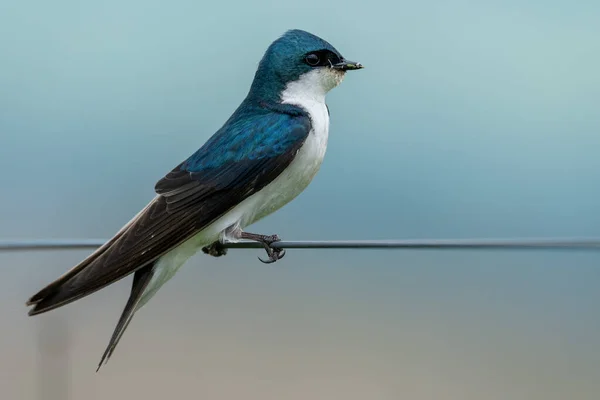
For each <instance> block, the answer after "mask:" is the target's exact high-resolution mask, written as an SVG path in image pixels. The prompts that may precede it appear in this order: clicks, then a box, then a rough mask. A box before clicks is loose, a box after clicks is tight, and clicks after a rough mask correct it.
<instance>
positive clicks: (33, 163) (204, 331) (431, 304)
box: [0, 0, 600, 400]
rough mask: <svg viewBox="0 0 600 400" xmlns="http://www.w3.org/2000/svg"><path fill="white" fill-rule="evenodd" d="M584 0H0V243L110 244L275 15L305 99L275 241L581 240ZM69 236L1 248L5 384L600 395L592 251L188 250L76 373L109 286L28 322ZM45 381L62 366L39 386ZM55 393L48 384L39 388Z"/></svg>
mask: <svg viewBox="0 0 600 400" xmlns="http://www.w3.org/2000/svg"><path fill="white" fill-rule="evenodd" d="M599 18H600V3H598V2H597V1H580V2H577V3H576V4H575V3H572V2H567V1H566V0H561V1H549V0H545V1H529V2H527V3H524V2H520V1H499V0H494V1H478V2H475V1H455V0H453V1H432V0H425V1H422V2H412V1H393V2H392V1H387V2H383V1H369V2H348V1H346V0H332V1H328V2H322V1H313V0H306V1H303V2H301V3H300V2H297V3H290V2H265V1H253V2H245V3H241V2H240V3H239V4H232V3H230V2H211V3H210V4H203V2H197V1H172V2H169V3H167V2H158V1H148V0H146V1H127V2H121V1H114V0H111V1H104V2H80V1H74V0H72V1H61V2H58V3H57V2H41V1H38V2H9V1H0V171H2V172H1V173H0V184H1V187H2V192H1V196H0V238H43V237H55V238H63V237H73V238H88V237H94V238H107V237H109V236H111V235H112V234H114V233H115V232H116V231H117V230H118V229H119V228H120V227H121V226H122V225H123V224H124V223H126V222H127V221H128V220H129V219H130V218H131V217H132V216H133V215H134V214H135V213H137V211H138V210H139V209H140V208H141V207H143V206H144V205H145V204H146V203H147V202H148V201H149V200H150V199H151V198H152V197H153V195H154V192H153V187H154V184H155V182H156V181H157V180H158V179H160V178H161V177H162V176H163V175H164V174H165V173H166V172H168V171H169V170H170V169H171V168H172V167H174V166H175V165H177V164H178V163H179V162H180V161H182V160H183V159H184V158H186V157H187V156H188V155H189V154H191V153H192V152H193V151H194V150H195V149H197V148H198V147H199V146H200V145H202V143H204V141H205V140H206V139H208V137H210V135H212V133H213V132H214V131H216V130H217V129H218V128H219V127H220V126H221V124H222V123H223V122H224V121H225V120H226V119H227V118H228V117H229V115H230V114H231V112H232V111H233V110H234V109H235V108H236V107H237V105H238V104H239V102H240V101H241V100H242V99H243V98H244V96H245V95H246V93H247V90H248V88H249V85H250V82H251V80H252V77H253V74H254V72H255V68H256V65H257V63H258V61H259V60H260V57H261V56H262V54H263V52H264V50H265V49H266V48H267V46H268V45H269V43H270V42H271V41H272V40H274V39H275V38H277V37H278V36H279V35H280V34H282V33H283V32H284V31H285V30H287V29H291V28H300V29H305V30H308V31H310V32H313V33H315V34H317V35H319V36H321V37H323V38H325V39H326V40H328V41H330V42H331V43H332V44H333V45H334V46H335V47H336V48H337V49H338V50H340V51H341V52H342V54H344V55H345V56H346V57H347V58H349V59H352V60H356V61H360V62H362V63H363V64H365V65H366V68H365V69H364V70H362V71H359V72H356V73H352V74H348V76H347V78H346V80H345V82H344V83H343V84H342V86H340V87H339V88H337V89H335V90H334V91H332V92H331V93H330V95H329V97H328V104H329V108H330V110H331V134H330V141H329V143H330V146H329V149H328V153H327V157H326V160H325V162H324V164H323V167H322V169H321V171H320V173H319V174H318V175H317V178H316V179H315V181H314V182H313V183H312V185H311V186H310V187H309V188H308V190H307V191H306V192H305V193H304V194H302V195H301V196H300V197H299V198H298V199H297V200H296V201H294V202H293V203H292V204H290V205H288V206H286V207H285V208H284V209H282V210H281V211H280V212H278V213H277V214H275V215H273V216H271V217H269V218H267V219H266V220H264V221H261V222H260V223H258V224H256V225H255V226H254V227H253V229H254V230H255V231H259V232H264V233H278V234H279V235H280V236H282V237H283V238H286V239H290V240H294V239H365V238H366V239H378V238H437V237H445V238H466V237H480V238H483V237H515V236H600V213H599V210H600V184H599V183H598V182H599V179H598V175H599V171H600V157H598V153H599V151H600V134H599V129H600V112H598V108H599V104H600V74H599V73H598V71H600V25H599V24H598V20H599ZM88 253H89V252H87V251H72V252H38V253H4V254H0V265H1V266H2V269H3V274H4V275H3V279H2V280H0V313H1V315H2V317H3V324H2V335H1V339H0V354H1V355H2V357H0V395H1V397H2V398H6V399H38V398H42V397H41V394H42V393H44V394H45V396H46V397H43V398H47V399H58V398H60V399H65V398H67V396H69V398H71V399H86V400H88V399H96V398H98V399H100V398H104V399H105V398H127V397H130V396H133V397H134V398H144V399H165V398H172V399H174V398H188V397H190V396H193V397H194V398H210V399H238V398H244V399H261V400H270V399H291V400H295V399H309V398H310V399H345V400H351V399H373V400H379V399H383V400H388V399H389V400H395V399H411V400H412V399H417V400H419V399H424V400H426V399H439V400H445V399H460V400H464V399H474V400H475V399H476V400H481V399H502V400H504V399H512V400H517V399H528V400H529V399H544V400H551V399H561V400H562V399H567V398H569V399H577V400H580V399H581V400H583V399H597V393H598V392H600V350H599V349H600V314H599V312H598V308H599V306H600V291H599V290H598V287H599V283H600V265H599V264H600V254H597V253H593V252H549V251H545V252H542V251H531V252H498V251H487V252H467V251H455V252H434V251H415V252H408V251H314V252H313V251H289V252H288V255H287V257H286V258H285V260H283V261H282V262H279V263H277V264H275V265H271V266H267V265H263V264H261V263H260V262H258V260H257V259H256V256H257V255H260V254H261V253H260V252H258V251H254V250H252V251H250V250H244V251H241V250H240V251H231V252H230V253H229V254H228V255H227V257H225V258H221V259H212V258H208V257H205V256H203V255H198V256H196V257H195V258H193V259H192V260H190V262H189V263H188V264H187V265H186V267H184V268H183V269H182V270H181V271H180V272H179V273H178V274H177V276H176V277H175V278H174V279H173V280H172V281H170V283H169V284H167V285H166V286H165V287H164V288H163V289H162V290H161V291H160V292H159V294H158V295H157V296H156V297H155V298H154V299H153V300H152V301H151V302H150V303H149V304H148V306H146V307H145V308H144V309H143V311H141V312H140V313H138V314H137V315H136V317H135V319H134V321H133V323H132V324H131V326H130V328H129V329H128V331H127V332H126V334H125V336H124V338H123V340H122V341H121V343H120V345H119V347H118V348H117V351H116V353H115V355H114V357H113V358H112V359H111V361H110V362H109V364H108V365H107V366H105V367H104V368H103V369H102V370H101V371H100V373H99V374H95V373H94V370H95V366H96V363H97V362H98V361H99V358H100V355H101V354H102V351H103V350H104V346H105V345H106V343H107V341H108V339H109V337H110V334H111V333H112V330H113V327H114V325H115V323H116V321H117V319H118V317H119V314H120V312H121V309H122V307H123V305H124V303H125V301H126V298H127V296H128V291H129V285H130V279H129V278H128V279H126V280H124V281H122V282H120V283H118V284H117V285H114V286H111V287H110V288H108V289H106V290H104V291H102V292H99V293H97V294H95V295H93V296H90V297H88V298H85V299H83V300H81V301H79V302H77V303H75V304H73V305H70V306H68V307H65V308H64V309H60V310H57V311H55V312H52V313H49V314H45V315H42V316H40V317H36V318H35V319H34V318H28V317H27V316H26V312H27V309H26V308H25V306H24V302H25V300H26V299H27V298H28V296H30V295H31V294H32V293H33V292H35V291H37V290H38V289H39V288H40V287H42V286H43V285H45V284H46V283H48V282H49V281H50V280H52V279H54V278H56V277H57V276H59V275H60V274H62V273H63V272H64V271H65V270H67V269H68V268H70V267H71V266H72V265H74V264H76V263H77V262H78V261H80V260H81V259H82V258H84V257H85V256H86V255H87V254H88ZM62 379H66V380H64V381H63V380H62ZM52 396H54V397H52Z"/></svg>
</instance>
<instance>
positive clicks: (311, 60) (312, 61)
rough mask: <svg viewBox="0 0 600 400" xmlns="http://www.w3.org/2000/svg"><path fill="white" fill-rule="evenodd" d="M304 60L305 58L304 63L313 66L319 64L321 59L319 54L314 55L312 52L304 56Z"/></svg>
mask: <svg viewBox="0 0 600 400" xmlns="http://www.w3.org/2000/svg"><path fill="white" fill-rule="evenodd" d="M305 60H306V63H307V64H308V65H311V66H313V67H314V66H315V65H317V64H319V61H321V59H320V58H319V56H318V55H316V54H314V53H312V54H309V55H307V56H306V58H305Z"/></svg>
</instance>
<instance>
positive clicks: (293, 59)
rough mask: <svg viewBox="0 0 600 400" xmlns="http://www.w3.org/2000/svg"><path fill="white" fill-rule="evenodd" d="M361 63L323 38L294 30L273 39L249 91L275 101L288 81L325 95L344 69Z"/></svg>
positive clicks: (311, 91) (355, 67)
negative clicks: (349, 57) (350, 58)
mask: <svg viewBox="0 0 600 400" xmlns="http://www.w3.org/2000/svg"><path fill="white" fill-rule="evenodd" d="M361 68H363V66H362V65H361V64H360V63H357V62H354V61H348V60H346V59H345V58H344V57H343V56H342V55H341V54H340V52H339V51H337V50H336V49H335V48H334V47H333V46H332V45H331V44H329V43H328V42H326V41H325V40H323V39H321V38H320V37H317V36H315V35H313V34H311V33H308V32H305V31H302V30H299V29H294V30H290V31H287V32H286V33H285V34H284V35H283V36H281V37H280V38H278V39H277V40H275V41H274V42H273V43H271V45H270V46H269V48H268V49H267V51H266V52H265V55H264V56H263V58H262V60H261V61H260V63H259V66H258V70H257V71H256V75H255V77H254V82H253V84H252V88H251V89H250V94H251V95H255V96H258V97H259V98H262V99H265V100H278V97H279V96H280V95H281V93H282V92H283V91H284V90H285V89H286V88H287V87H289V85H290V84H295V85H300V86H301V90H304V91H306V92H309V93H312V94H314V95H315V96H325V94H326V93H327V92H329V91H330V90H331V89H333V88H334V87H336V86H337V85H339V84H340V83H341V82H342V80H343V79H344V75H345V74H346V71H351V70H357V69H361Z"/></svg>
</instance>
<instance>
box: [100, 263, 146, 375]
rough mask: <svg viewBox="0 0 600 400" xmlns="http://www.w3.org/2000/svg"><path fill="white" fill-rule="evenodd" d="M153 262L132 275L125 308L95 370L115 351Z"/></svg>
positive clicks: (135, 308)
mask: <svg viewBox="0 0 600 400" xmlns="http://www.w3.org/2000/svg"><path fill="white" fill-rule="evenodd" d="M155 264H156V263H153V264H151V265H148V266H146V267H144V268H142V269H140V270H137V271H136V272H135V274H134V275H133V283H132V285H131V293H130V295H129V300H127V304H125V308H124V309H123V312H122V313H121V317H120V318H119V322H118V323H117V326H116V327H115V330H114V332H113V334H112V336H111V338H110V341H109V342H108V346H107V347H106V350H104V354H102V358H101V359H100V363H98V368H97V369H96V372H98V370H100V367H101V366H102V365H103V364H106V363H107V362H108V360H109V358H110V356H111V355H112V353H113V351H115V348H116V347H117V344H118V343H119V340H121V337H122V336H123V333H125V329H127V326H128V325H129V323H130V322H131V319H132V318H133V314H134V313H135V312H136V311H137V309H138V308H139V307H140V306H141V305H142V304H141V303H140V301H141V299H142V296H143V295H144V293H145V291H146V289H147V288H148V284H149V283H150V281H151V280H152V277H153V276H154V273H155V272H156V270H155Z"/></svg>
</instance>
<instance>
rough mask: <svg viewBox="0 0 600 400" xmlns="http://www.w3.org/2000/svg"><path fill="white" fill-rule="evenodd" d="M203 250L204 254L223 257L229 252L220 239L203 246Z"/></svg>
mask: <svg viewBox="0 0 600 400" xmlns="http://www.w3.org/2000/svg"><path fill="white" fill-rule="evenodd" d="M202 251H203V252H204V254H208V255H209V256H213V257H221V256H224V255H226V254H227V248H226V247H225V246H224V245H223V243H221V241H219V240H217V241H216V242H214V243H211V244H209V245H208V246H205V247H203V248H202Z"/></svg>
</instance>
